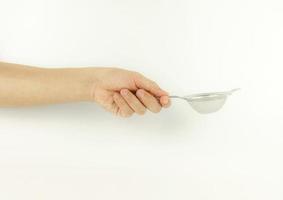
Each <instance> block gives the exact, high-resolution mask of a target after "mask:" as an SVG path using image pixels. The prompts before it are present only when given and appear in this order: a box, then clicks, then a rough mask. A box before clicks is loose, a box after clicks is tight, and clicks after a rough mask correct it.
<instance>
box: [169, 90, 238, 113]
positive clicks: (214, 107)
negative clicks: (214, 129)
mask: <svg viewBox="0 0 283 200" xmlns="http://www.w3.org/2000/svg"><path fill="white" fill-rule="evenodd" d="M239 89H240V88H235V89H232V90H229V91H224V92H209V93H198V94H191V95H186V96H169V97H170V98H177V99H183V100H185V101H187V102H188V103H189V104H190V105H191V107H192V108H193V109H194V110H195V111H197V112H198V113H201V114H208V113H213V112H216V111H218V110H220V109H221V108H222V107H223V105H224V104H225V102H226V100H227V97H228V96H229V95H231V94H232V93H233V92H235V91H237V90H239Z"/></svg>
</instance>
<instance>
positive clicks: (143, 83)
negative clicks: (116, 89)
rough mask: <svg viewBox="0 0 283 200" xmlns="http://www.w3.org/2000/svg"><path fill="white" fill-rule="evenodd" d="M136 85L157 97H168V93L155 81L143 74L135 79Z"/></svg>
mask: <svg viewBox="0 0 283 200" xmlns="http://www.w3.org/2000/svg"><path fill="white" fill-rule="evenodd" d="M135 83H136V85H137V87H138V88H140V89H145V90H147V91H149V92H150V93H151V94H153V95H154V96H156V97H161V96H168V93H167V92H166V91H164V90H162V89H161V88H160V87H159V86H158V85H157V84H156V83H155V82H154V81H152V80H150V79H148V78H146V77H144V76H143V75H141V74H138V75H137V77H136V78H135Z"/></svg>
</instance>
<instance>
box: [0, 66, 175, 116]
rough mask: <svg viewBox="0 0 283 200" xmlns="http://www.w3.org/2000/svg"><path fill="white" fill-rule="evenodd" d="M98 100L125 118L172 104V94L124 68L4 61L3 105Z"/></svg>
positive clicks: (0, 88) (0, 74) (0, 84)
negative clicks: (50, 66)
mask: <svg viewBox="0 0 283 200" xmlns="http://www.w3.org/2000/svg"><path fill="white" fill-rule="evenodd" d="M81 101H90V102H96V103H98V104H99V105H101V106H102V107H103V108H105V109H106V110H108V111H110V112H112V113H114V114H115V115H118V116H121V117H130V116H132V115H133V114H134V113H136V114H138V115H143V114H145V112H146V110H149V111H151V112H153V113H158V112H160V111H161V109H162V108H167V107H169V106H170V99H169V97H168V93H167V92H166V91H164V90H163V89H161V88H160V87H159V86H158V85H157V84H156V83H155V82H154V81H152V80H150V79H148V78H146V77H145V76H143V75H142V74H140V73H138V72H134V71H128V70H125V69H120V68H104V67H84V68H41V67H33V66H26V65H19V64H12V63H4V62H0V107H22V106H34V105H47V104H57V103H67V102H81Z"/></svg>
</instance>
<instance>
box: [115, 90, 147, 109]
mask: <svg viewBox="0 0 283 200" xmlns="http://www.w3.org/2000/svg"><path fill="white" fill-rule="evenodd" d="M120 94H121V96H122V97H123V98H124V99H125V101H126V102H127V103H128V105H129V106H130V107H131V108H132V110H134V111H135V112H136V113H137V114H139V115H143V114H144V113H145V112H146V108H145V106H144V105H143V104H142V103H141V102H140V101H139V100H138V98H137V97H136V96H135V95H134V94H133V93H132V92H131V91H129V90H128V89H122V90H121V91H120Z"/></svg>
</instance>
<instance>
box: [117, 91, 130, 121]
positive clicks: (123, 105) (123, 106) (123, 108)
mask: <svg viewBox="0 0 283 200" xmlns="http://www.w3.org/2000/svg"><path fill="white" fill-rule="evenodd" d="M113 99H114V102H115V103H116V104H117V106H118V107H119V110H118V114H119V115H120V116H121V117H130V116H132V115H133V113H134V111H133V109H132V108H131V107H130V106H129V105H128V103H127V102H126V101H125V99H124V98H123V97H122V96H121V95H120V94H119V93H117V92H116V93H114V95H113Z"/></svg>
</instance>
